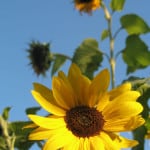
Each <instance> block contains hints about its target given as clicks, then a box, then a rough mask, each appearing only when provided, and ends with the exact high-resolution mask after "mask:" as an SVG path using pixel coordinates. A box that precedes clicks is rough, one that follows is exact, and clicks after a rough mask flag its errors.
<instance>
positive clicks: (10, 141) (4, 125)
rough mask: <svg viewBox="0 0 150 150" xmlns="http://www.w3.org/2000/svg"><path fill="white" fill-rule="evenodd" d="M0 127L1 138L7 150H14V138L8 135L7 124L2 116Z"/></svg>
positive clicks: (0, 117)
mask: <svg viewBox="0 0 150 150" xmlns="http://www.w3.org/2000/svg"><path fill="white" fill-rule="evenodd" d="M0 126H1V128H2V136H3V137H4V139H5V141H6V145H7V150H14V143H15V136H14V135H12V136H10V135H9V131H8V122H7V120H5V119H3V117H2V116H0Z"/></svg>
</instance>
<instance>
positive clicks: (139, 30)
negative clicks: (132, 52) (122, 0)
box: [120, 14, 150, 34]
mask: <svg viewBox="0 0 150 150" xmlns="http://www.w3.org/2000/svg"><path fill="white" fill-rule="evenodd" d="M120 22H121V25H122V27H123V28H124V29H125V30H126V31H127V32H128V34H143V33H147V32H150V27H149V26H148V25H147V23H146V22H145V21H144V20H143V18H141V17H139V16H138V15H136V14H127V15H124V16H122V17H121V19H120Z"/></svg>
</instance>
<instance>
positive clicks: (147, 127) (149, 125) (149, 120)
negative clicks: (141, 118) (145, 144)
mask: <svg viewBox="0 0 150 150" xmlns="http://www.w3.org/2000/svg"><path fill="white" fill-rule="evenodd" d="M145 127H146V129H147V130H149V131H150V118H148V119H147V120H146V123H145Z"/></svg>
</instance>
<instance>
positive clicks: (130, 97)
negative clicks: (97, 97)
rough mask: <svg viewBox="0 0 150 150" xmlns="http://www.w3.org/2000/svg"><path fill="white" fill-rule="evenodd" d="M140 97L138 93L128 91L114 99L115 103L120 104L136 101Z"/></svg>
mask: <svg viewBox="0 0 150 150" xmlns="http://www.w3.org/2000/svg"><path fill="white" fill-rule="evenodd" d="M139 96H140V93H139V92H137V91H127V92H124V93H123V94H121V95H119V96H117V97H115V99H112V100H113V101H118V102H120V101H121V102H126V101H136V100H137V99H138V97H139Z"/></svg>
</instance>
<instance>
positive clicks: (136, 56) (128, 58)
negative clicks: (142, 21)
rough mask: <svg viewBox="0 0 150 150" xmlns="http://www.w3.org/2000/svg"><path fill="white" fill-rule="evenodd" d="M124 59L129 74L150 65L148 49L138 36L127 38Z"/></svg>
mask: <svg viewBox="0 0 150 150" xmlns="http://www.w3.org/2000/svg"><path fill="white" fill-rule="evenodd" d="M122 57H123V60H124V61H125V63H126V64H127V66H128V67H127V74H128V73H131V72H134V71H136V70H137V69H143V68H146V67H147V66H148V65H150V52H149V51H148V47H147V45H146V44H145V43H144V42H143V41H142V40H141V39H140V38H139V36H137V35H130V36H128V37H127V39H126V48H125V49H124V50H123V53H122Z"/></svg>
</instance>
